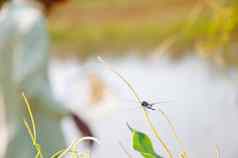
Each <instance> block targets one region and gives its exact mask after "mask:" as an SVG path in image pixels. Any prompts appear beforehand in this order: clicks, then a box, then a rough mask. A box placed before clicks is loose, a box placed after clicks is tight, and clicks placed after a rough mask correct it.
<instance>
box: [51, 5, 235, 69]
mask: <svg viewBox="0 0 238 158" xmlns="http://www.w3.org/2000/svg"><path fill="white" fill-rule="evenodd" d="M58 11H59V12H58ZM58 11H57V12H58V13H57V12H56V14H54V15H52V16H51V17H50V20H49V21H50V25H49V30H50V33H51V35H52V37H53V41H54V42H55V48H56V50H60V51H57V52H59V53H60V54H66V55H68V54H70V53H71V52H73V54H76V55H79V56H80V57H87V56H90V55H92V54H95V53H99V52H100V53H101V52H113V53H111V54H114V55H115V54H117V53H118V52H120V55H121V54H122V52H125V53H127V52H129V51H128V50H131V49H132V50H137V51H136V52H138V53H142V54H147V53H149V52H152V51H149V50H151V49H154V48H157V47H159V46H160V44H161V43H163V41H166V40H168V39H172V40H173V41H174V42H173V43H172V44H171V47H170V49H171V50H170V51H168V52H169V55H171V56H172V57H175V58H178V57H182V56H184V55H185V54H186V53H188V52H190V53H192V52H193V53H198V54H199V55H201V56H203V57H205V58H207V59H211V61H213V62H215V63H218V64H222V65H225V66H226V65H233V66H237V65H238V60H237V59H238V55H237V54H238V53H236V50H237V48H236V47H237V46H236V42H237V26H238V1H237V0H231V1H221V0H220V1H218V0H207V1H205V0H204V1H197V2H191V1H188V0H168V1H160V2H158V1H152V0H148V1H145V0H138V1H135V0H131V1H129V0H122V1H119V0H101V1H99V0H94V1H87V0H75V1H73V2H72V3H69V4H68V5H67V6H64V7H62V8H61V9H59V10H58ZM191 48H192V49H194V51H186V50H188V49H191Z"/></svg>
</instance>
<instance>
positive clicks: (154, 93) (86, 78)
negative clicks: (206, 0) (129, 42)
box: [0, 56, 238, 158]
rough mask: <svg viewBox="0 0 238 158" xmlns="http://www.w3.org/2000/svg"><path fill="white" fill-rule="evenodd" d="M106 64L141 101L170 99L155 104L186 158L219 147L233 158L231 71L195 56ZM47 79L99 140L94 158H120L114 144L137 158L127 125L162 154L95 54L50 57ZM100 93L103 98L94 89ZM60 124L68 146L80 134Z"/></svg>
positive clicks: (235, 106) (236, 115)
mask: <svg viewBox="0 0 238 158" xmlns="http://www.w3.org/2000/svg"><path fill="white" fill-rule="evenodd" d="M105 60H106V61H107V62H108V63H110V64H111V65H112V66H113V67H114V68H115V69H116V70H117V71H119V72H120V73H121V74H122V75H124V77H126V78H127V79H128V80H129V81H130V82H131V83H132V85H133V86H134V87H135V89H136V90H137V91H138V93H139V94H140V96H141V97H143V98H144V99H145V100H148V101H152V102H153V101H161V100H162V101H168V103H166V104H161V105H160V106H161V108H162V109H163V110H164V111H165V112H166V113H167V115H168V116H169V117H170V119H171V120H172V121H173V123H174V124H175V126H176V129H177V132H178V135H179V136H180V138H181V139H182V140H183V143H184V145H185V146H186V148H187V150H188V151H189V156H190V157H191V158H200V157H204V158H210V157H215V156H216V155H215V154H216V153H215V145H216V144H217V145H219V146H220V148H221V154H222V157H226V158H237V156H238V150H237V147H238V136H237V133H238V127H237V121H238V87H237V86H238V85H237V78H236V75H237V73H236V72H235V71H234V72H232V71H230V72H221V71H218V70H217V69H215V68H214V67H213V65H211V64H208V63H206V62H205V60H203V59H199V58H197V57H196V58H195V57H186V58H185V59H183V60H182V61H180V62H176V63H174V62H171V61H170V60H168V59H167V58H166V57H165V58H161V59H159V60H158V59H154V58H153V57H148V58H143V59H142V58H138V57H133V56H131V57H127V58H119V59H117V60H115V59H108V58H106V59H105ZM50 76H51V82H52V85H53V89H54V92H55V95H56V97H57V98H58V99H59V100H60V101H62V102H64V103H65V105H67V106H68V107H69V108H71V109H72V110H75V111H77V112H78V113H80V115H82V116H83V117H84V118H85V120H86V121H87V122H89V124H90V126H91V127H92V128H93V130H94V131H95V134H96V136H97V138H98V139H99V140H100V141H101V145H100V146H97V147H96V150H95V151H93V154H92V157H93V158H107V157H113V158H123V157H125V158H126V157H127V156H126V154H125V153H123V151H122V150H121V148H120V146H119V144H118V141H121V142H122V143H123V144H124V145H125V147H126V148H127V149H128V151H129V152H130V153H131V154H132V155H135V156H134V157H140V155H138V153H136V152H135V151H133V150H132V148H131V146H130V132H129V130H128V129H127V127H126V122H129V124H130V125H131V126H132V127H135V128H137V129H138V130H141V131H145V132H147V133H148V134H149V135H150V136H151V137H152V138H153V140H154V142H155V148H156V151H157V152H158V153H161V154H162V155H163V156H165V153H164V152H163V151H162V149H161V146H160V145H159V143H158V142H157V141H156V140H155V139H154V136H153V134H152V133H151V131H150V130H149V129H148V127H147V124H146V123H145V121H144V118H143V113H142V112H141V111H140V110H139V109H137V107H138V105H136V104H135V103H133V101H132V100H133V99H134V98H133V96H132V95H131V94H130V92H129V90H128V88H127V87H126V85H125V84H124V83H123V82H122V81H121V80H120V79H119V78H118V77H117V76H116V75H115V74H113V73H111V72H110V71H108V70H107V69H106V68H105V67H104V66H103V65H102V64H101V63H99V62H98V61H97V59H96V57H95V58H91V59H89V60H88V61H87V62H86V63H85V64H82V63H81V62H79V61H76V60H68V61H62V60H57V59H54V60H53V61H52V63H51V69H50ZM93 84H95V85H93ZM92 85H93V86H92ZM98 89H101V90H99V92H100V91H101V93H102V95H100V93H99V92H96V93H95V92H92V91H93V90H96V91H97V90H98ZM98 93H99V94H98ZM97 95H98V96H97ZM94 96H96V97H94ZM128 100H131V101H128ZM151 116H152V118H153V120H154V123H155V125H156V127H157V128H158V130H159V131H160V132H161V135H162V137H163V138H164V140H165V141H166V142H167V143H168V144H169V146H170V147H171V149H172V150H173V152H174V153H177V152H178V150H179V147H178V145H177V144H176V142H175V139H174V138H173V137H172V134H171V130H170V128H169V127H168V125H167V122H166V121H165V120H164V119H163V117H162V116H161V115H160V114H159V113H158V112H151ZM1 117H2V115H1ZM63 127H64V130H65V134H66V137H67V139H68V142H71V141H72V140H73V139H75V138H77V137H79V135H77V132H76V131H75V129H74V127H73V125H72V124H69V123H68V121H67V120H66V121H65V123H64V125H63ZM2 129H4V128H2V120H1V133H0V136H1V138H4V137H5V136H4V132H2ZM80 148H82V147H80Z"/></svg>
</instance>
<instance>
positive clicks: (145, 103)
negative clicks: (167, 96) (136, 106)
mask: <svg viewBox="0 0 238 158" xmlns="http://www.w3.org/2000/svg"><path fill="white" fill-rule="evenodd" d="M153 105H154V104H150V103H148V102H147V101H142V102H141V106H142V107H144V108H147V109H150V110H156V109H155V108H154V107H153Z"/></svg>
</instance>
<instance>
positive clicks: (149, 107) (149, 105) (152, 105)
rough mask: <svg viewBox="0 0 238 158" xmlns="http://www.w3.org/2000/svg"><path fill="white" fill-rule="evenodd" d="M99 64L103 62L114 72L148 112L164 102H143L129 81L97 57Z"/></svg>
mask: <svg viewBox="0 0 238 158" xmlns="http://www.w3.org/2000/svg"><path fill="white" fill-rule="evenodd" d="M97 58H98V60H99V62H101V63H102V64H104V65H105V66H106V67H107V68H108V69H109V70H110V71H111V72H113V73H114V74H116V75H117V76H118V77H119V78H120V79H121V80H122V81H123V82H124V83H125V84H126V85H127V86H128V88H129V89H130V92H131V93H132V95H133V96H134V97H135V99H136V101H137V102H138V103H139V104H140V105H141V107H143V108H144V109H146V110H151V111H154V110H157V109H158V108H155V105H158V104H160V103H162V102H155V103H150V102H148V101H145V100H142V99H141V98H140V97H139V95H138V93H137V92H136V90H135V89H134V88H133V87H132V85H131V84H130V83H129V81H128V80H126V79H125V78H124V77H123V76H122V75H121V74H120V73H119V72H117V71H115V70H114V69H113V68H112V67H111V66H110V65H109V64H107V63H106V62H105V61H104V60H103V59H102V58H101V57H100V56H98V57H97Z"/></svg>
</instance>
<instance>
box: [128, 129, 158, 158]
mask: <svg viewBox="0 0 238 158" xmlns="http://www.w3.org/2000/svg"><path fill="white" fill-rule="evenodd" d="M130 129H131V131H132V146H133V148H134V149H135V150H136V151H138V152H139V153H140V154H141V155H142V156H143V157H144V158H162V157H161V156H160V155H158V154H157V153H156V152H155V150H154V148H153V144H152V141H151V140H150V138H149V137H148V136H147V135H146V134H145V133H142V132H139V131H137V130H135V129H132V128H130Z"/></svg>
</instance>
